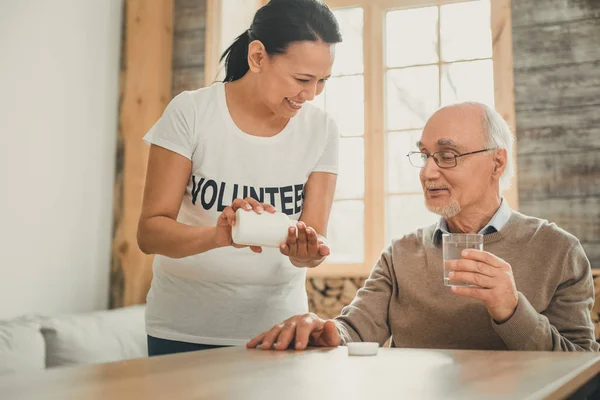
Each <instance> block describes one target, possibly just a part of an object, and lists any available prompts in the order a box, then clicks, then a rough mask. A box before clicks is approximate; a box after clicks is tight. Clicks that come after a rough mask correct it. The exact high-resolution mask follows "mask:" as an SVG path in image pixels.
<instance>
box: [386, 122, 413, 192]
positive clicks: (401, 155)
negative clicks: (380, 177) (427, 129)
mask: <svg viewBox="0 0 600 400" xmlns="http://www.w3.org/2000/svg"><path fill="white" fill-rule="evenodd" d="M420 138H421V131H420V130H418V131H405V132H391V133H388V135H387V143H386V153H387V154H386V155H387V157H386V165H387V168H386V170H387V192H388V193H407V192H416V193H418V192H421V190H422V189H421V183H420V181H419V173H420V171H421V170H420V169H419V168H415V167H413V166H412V165H411V164H410V161H408V157H406V154H408V152H409V151H416V150H417V146H416V142H417V141H418V140H419V139H420Z"/></svg>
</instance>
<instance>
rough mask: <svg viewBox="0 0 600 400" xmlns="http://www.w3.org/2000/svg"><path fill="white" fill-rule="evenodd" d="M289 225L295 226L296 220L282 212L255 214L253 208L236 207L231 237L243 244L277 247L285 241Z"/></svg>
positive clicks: (237, 242)
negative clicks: (248, 209)
mask: <svg viewBox="0 0 600 400" xmlns="http://www.w3.org/2000/svg"><path fill="white" fill-rule="evenodd" d="M291 226H296V221H294V220H292V219H290V218H289V217H288V216H287V215H286V214H284V213H281V212H276V213H274V214H271V213H268V212H266V211H265V212H263V213H261V214H257V213H256V212H255V211H254V210H250V211H246V210H242V209H241V208H238V209H237V211H236V212H235V225H234V226H233V228H232V229H231V238H232V239H233V242H234V243H235V244H239V245H243V246H261V247H279V245H280V244H281V243H284V242H285V241H286V238H287V235H288V229H289V228H290V227H291Z"/></svg>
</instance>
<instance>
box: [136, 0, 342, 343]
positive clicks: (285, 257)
mask: <svg viewBox="0 0 600 400" xmlns="http://www.w3.org/2000/svg"><path fill="white" fill-rule="evenodd" d="M340 41H341V36H340V33H339V28H338V25H337V22H336V20H335V17H334V16H333V14H332V13H331V11H330V10H329V9H328V8H327V6H325V5H324V4H323V3H320V2H319V1H317V0H272V1H271V2H269V3H268V4H267V5H266V6H264V7H262V8H261V9H260V10H258V11H257V13H256V15H255V17H254V20H253V22H252V26H251V27H250V29H248V30H247V31H246V32H244V33H243V34H241V35H240V36H239V37H238V38H237V39H236V40H235V41H234V43H233V44H232V45H231V47H229V49H227V51H226V52H225V53H224V54H223V57H222V58H221V59H222V60H223V59H225V65H226V77H225V82H224V83H222V84H216V85H213V86H211V87H208V88H204V89H200V90H196V91H191V92H183V93H181V94H180V95H178V96H177V97H175V98H174V99H173V100H172V101H171V103H170V104H169V106H168V107H167V109H166V110H165V112H164V114H163V116H162V117H161V119H160V120H159V121H158V122H157V123H156V124H155V125H154V126H153V127H152V129H151V130H150V131H149V132H148V134H147V135H146V137H145V140H146V141H147V142H149V143H150V144H151V148H150V157H149V161H148V172H147V178H146V187H145V193H144V201H143V206H142V213H141V216H140V220H139V226H138V244H139V246H140V248H141V249H142V251H144V252H145V253H147V254H156V257H155V260H154V265H153V271H154V278H153V281H152V287H151V289H150V292H149V294H148V298H147V311H146V332H147V334H148V352H149V354H150V355H158V354H168V353H176V352H182V351H193V350H202V349H207V348H212V347H218V346H228V345H243V344H245V343H246V341H247V340H248V339H249V338H251V337H253V336H255V335H257V334H258V333H260V332H262V331H264V330H265V329H267V328H269V327H270V326H272V325H273V324H275V323H276V322H278V321H281V320H283V319H285V318H288V317H290V316H292V315H295V314H301V313H305V312H306V311H307V298H306V291H305V280H306V268H314V267H316V266H318V265H319V264H321V263H322V262H323V260H324V259H325V258H326V257H327V255H329V252H330V249H329V247H328V246H327V244H326V241H325V237H324V235H325V233H326V230H327V221H328V218H329V213H330V209H331V205H332V202H333V196H334V191H335V184H336V174H337V162H338V154H337V153H338V141H339V138H338V131H337V128H336V125H335V124H334V123H333V121H332V120H331V119H330V118H329V117H328V116H327V115H326V114H325V113H324V112H322V111H321V110H319V109H317V108H316V107H313V106H312V105H310V104H307V103H305V102H306V101H310V100H312V99H313V98H314V97H315V96H317V95H319V94H320V93H321V92H322V91H323V88H324V85H325V81H326V80H327V78H328V77H329V76H330V74H331V66H332V64H333V58H334V51H333V50H334V46H335V44H336V43H338V42H340ZM238 208H245V209H247V210H254V212H257V213H261V212H275V210H277V211H281V212H284V213H286V214H287V215H289V216H290V218H293V219H298V220H299V222H298V223H297V225H296V227H292V228H290V230H289V234H288V238H287V240H286V242H285V243H282V245H281V247H280V248H279V249H267V248H265V249H262V248H260V247H251V248H241V247H242V246H239V245H237V244H235V243H233V241H232V238H231V227H232V226H233V225H234V224H235V210H237V209H238Z"/></svg>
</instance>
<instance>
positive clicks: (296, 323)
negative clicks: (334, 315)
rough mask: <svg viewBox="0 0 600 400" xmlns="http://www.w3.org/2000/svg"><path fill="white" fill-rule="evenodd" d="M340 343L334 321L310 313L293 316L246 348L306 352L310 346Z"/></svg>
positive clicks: (252, 341)
mask: <svg viewBox="0 0 600 400" xmlns="http://www.w3.org/2000/svg"><path fill="white" fill-rule="evenodd" d="M340 342H341V338H340V334H339V332H338V330H337V327H336V326H335V323H334V322H333V321H332V320H327V321H326V320H323V319H321V318H319V317H318V316H317V315H315V314H312V313H309V314H304V315H296V316H293V317H292V318H289V319H287V320H285V321H284V322H282V323H281V324H279V325H275V326H274V327H273V328H271V330H269V331H267V332H264V333H261V334H260V335H258V336H257V337H255V338H254V339H252V340H251V341H249V342H248V344H247V345H246V347H248V348H256V346H258V345H259V344H260V349H262V350H271V349H273V348H275V350H286V349H287V348H289V347H293V348H295V349H296V350H304V349H305V348H306V346H308V345H310V346H318V347H336V346H339V345H340ZM273 345H275V346H273Z"/></svg>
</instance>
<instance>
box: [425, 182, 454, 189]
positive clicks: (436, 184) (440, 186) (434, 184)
mask: <svg viewBox="0 0 600 400" xmlns="http://www.w3.org/2000/svg"><path fill="white" fill-rule="evenodd" d="M425 188H426V189H429V190H431V189H450V186H448V185H446V184H444V183H439V182H433V181H425Z"/></svg>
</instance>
